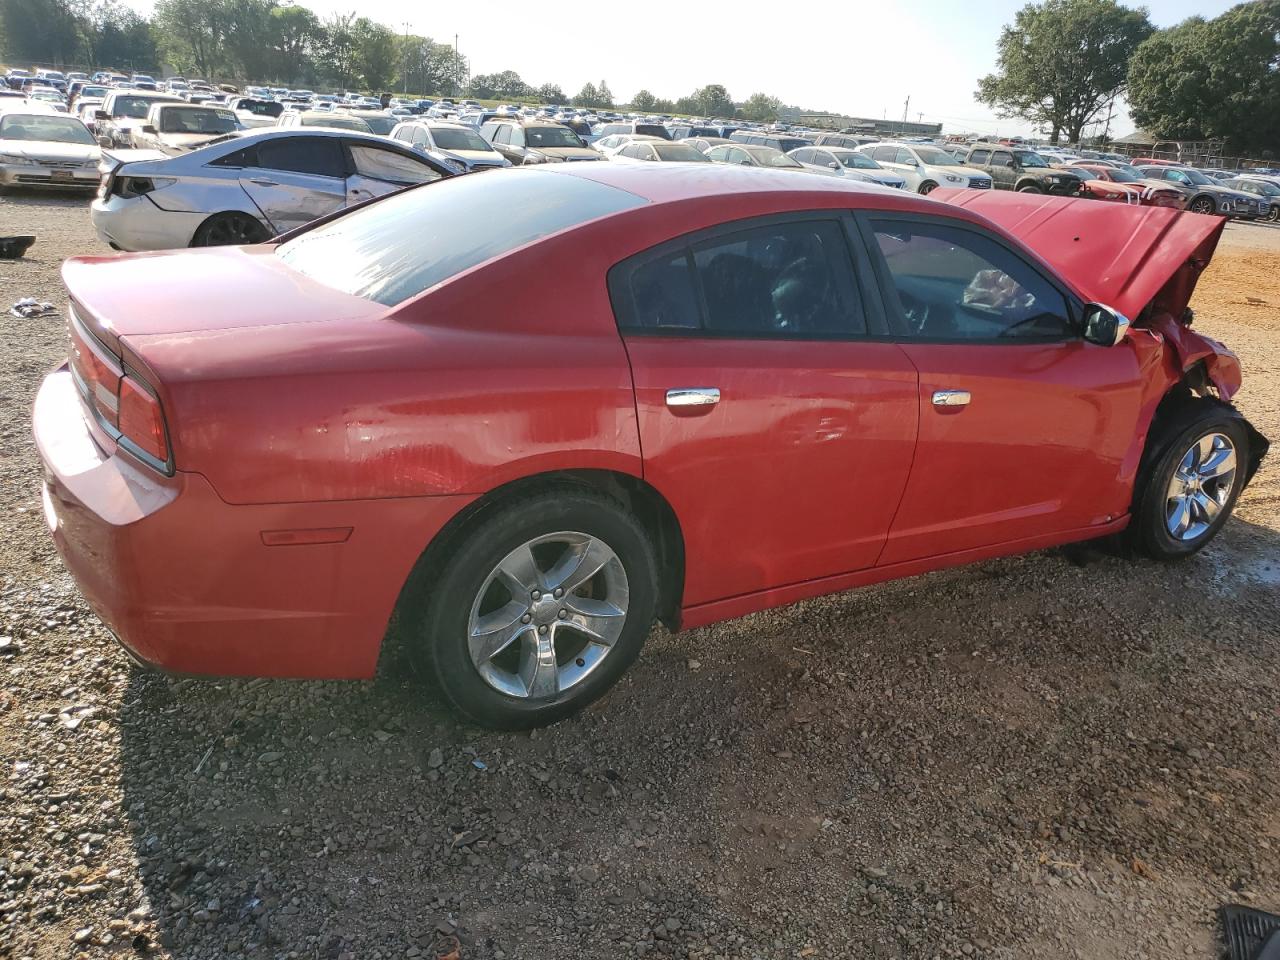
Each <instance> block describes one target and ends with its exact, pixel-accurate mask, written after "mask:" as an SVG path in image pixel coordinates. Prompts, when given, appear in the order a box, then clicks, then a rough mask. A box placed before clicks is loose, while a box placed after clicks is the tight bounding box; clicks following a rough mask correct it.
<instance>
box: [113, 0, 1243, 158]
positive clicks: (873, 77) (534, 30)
mask: <svg viewBox="0 0 1280 960" xmlns="http://www.w3.org/2000/svg"><path fill="white" fill-rule="evenodd" d="M130 2H131V4H132V5H133V6H134V7H136V8H137V9H138V10H140V11H142V12H144V13H148V12H150V9H151V5H152V4H151V0H130ZM1023 2H1024V0H912V2H911V3H893V4H891V3H886V2H878V3H858V2H849V0H816V2H813V0H811V2H808V3H786V2H782V3H780V2H777V0H769V2H765V0H738V2H736V3H728V2H724V0H717V2H707V0H678V2H677V0H646V2H643V3H636V2H618V0H559V2H557V3H552V4H537V3H528V2H521V3H518V4H517V3H510V2H507V0H490V2H483V3H477V2H465V3H453V4H422V3H420V2H418V0H365V2H364V3H362V4H355V3H354V2H353V0H347V2H341V0H311V2H309V3H307V5H308V6H310V7H311V8H312V9H313V10H315V11H316V12H317V13H318V14H319V15H320V16H321V17H324V16H326V15H328V14H330V13H333V12H335V11H338V10H342V11H350V10H352V9H358V10H359V13H360V14H361V15H362V16H367V17H370V18H372V19H375V20H379V21H381V22H383V23H385V24H387V25H388V26H391V27H393V28H394V29H395V30H396V31H397V32H400V31H403V30H404V29H405V23H406V22H407V23H408V24H409V27H408V29H409V31H410V32H411V33H416V34H419V35H422V36H428V37H431V38H433V39H435V40H437V41H440V42H450V43H451V42H452V41H453V37H454V34H455V33H456V34H458V42H459V46H460V48H461V50H462V52H463V54H464V55H466V56H467V57H469V58H470V62H471V69H472V72H473V73H493V72H496V71H499V70H507V69H510V70H515V71H516V72H517V73H519V74H520V76H521V77H522V78H523V79H524V80H525V81H526V82H527V83H531V84H534V85H537V84H541V83H546V82H553V83H558V84H560V86H561V87H562V88H563V89H564V90H565V92H566V93H567V94H569V95H570V96H572V95H573V94H574V93H575V92H576V91H577V90H578V89H580V88H581V86H582V85H583V84H584V83H586V82H587V81H590V82H592V83H598V82H599V81H600V80H601V79H604V80H607V81H608V82H609V87H610V89H612V91H613V94H614V97H615V98H616V99H617V100H618V101H619V102H625V101H626V100H627V99H629V98H630V97H631V95H632V94H634V93H635V92H636V91H637V90H639V89H641V88H642V87H645V88H648V89H649V90H650V91H652V92H653V93H654V94H656V95H657V96H660V97H667V98H670V99H675V98H677V97H680V96H683V95H685V94H687V93H689V92H691V91H692V90H694V89H696V88H697V87H700V86H702V85H704V84H707V83H722V84H724V85H725V86H726V87H728V89H729V93H730V94H731V95H732V96H733V98H734V99H735V100H744V99H746V98H747V96H749V95H750V94H751V93H754V92H756V91H763V92H765V93H769V94H772V95H773V96H776V97H780V98H781V99H782V101H783V102H784V103H790V104H796V105H799V106H803V107H808V108H814V109H826V110H832V111H835V112H840V113H844V114H847V115H854V116H866V117H882V116H889V117H897V118H901V117H902V114H903V105H904V101H905V100H906V98H907V97H908V96H910V98H911V103H910V107H909V108H908V114H909V117H910V119H912V120H916V119H918V118H920V116H921V115H923V119H924V120H926V121H942V122H943V123H945V124H946V128H947V130H948V131H949V132H950V131H953V130H971V131H977V132H983V133H996V132H1000V133H1004V132H1008V133H1026V132H1029V131H1027V130H1025V129H1023V128H1022V127H1021V126H1019V125H1018V124H1016V123H1015V122H1013V121H1008V120H1003V121H1002V120H998V119H996V118H995V116H994V115H993V114H992V113H991V112H990V111H989V110H987V109H986V108H985V107H981V106H979V105H978V104H976V103H975V102H974V99H973V91H974V89H975V88H976V86H977V81H978V78H979V77H980V76H983V75H984V74H986V73H989V72H990V71H991V70H992V66H993V64H992V61H993V59H994V56H995V46H996V40H997V38H998V37H999V34H1000V28H1001V27H1002V26H1003V25H1004V24H1006V23H1008V22H1010V21H1011V20H1012V19H1013V14H1014V12H1015V11H1016V10H1017V9H1018V8H1019V7H1021V6H1022V5H1023ZM1233 5H1234V3H1233V2H1231V0H1156V2H1154V3H1151V4H1150V11H1151V16H1152V19H1153V20H1154V21H1155V23H1156V24H1157V25H1159V26H1170V25H1172V24H1175V23H1178V22H1180V21H1181V20H1184V19H1185V18H1187V17H1189V16H1191V15H1192V14H1196V13H1198V14H1201V15H1202V16H1206V17H1213V16H1216V15H1217V14H1219V13H1221V12H1222V11H1223V10H1226V9H1228V8H1229V7H1231V6H1233ZM1132 126H1133V125H1132V124H1131V123H1130V122H1129V121H1128V119H1127V117H1125V116H1123V115H1121V116H1119V117H1118V118H1117V119H1116V120H1115V121H1114V122H1113V126H1112V134H1113V135H1123V134H1126V133H1129V132H1130V131H1131V130H1132Z"/></svg>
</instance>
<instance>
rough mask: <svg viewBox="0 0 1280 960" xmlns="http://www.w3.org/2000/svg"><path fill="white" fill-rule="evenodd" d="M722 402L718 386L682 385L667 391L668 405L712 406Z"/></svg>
mask: <svg viewBox="0 0 1280 960" xmlns="http://www.w3.org/2000/svg"><path fill="white" fill-rule="evenodd" d="M719 402H720V391H719V390H718V389H717V388H716V387H681V388H679V389H677V390H668V391H667V406H668V407H710V406H714V405H715V404H717V403H719Z"/></svg>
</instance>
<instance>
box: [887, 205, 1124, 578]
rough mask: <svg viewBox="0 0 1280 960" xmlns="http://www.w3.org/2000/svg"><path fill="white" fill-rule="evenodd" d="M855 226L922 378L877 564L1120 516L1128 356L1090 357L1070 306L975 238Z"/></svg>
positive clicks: (909, 227) (974, 233) (908, 226)
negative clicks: (914, 437)
mask: <svg viewBox="0 0 1280 960" xmlns="http://www.w3.org/2000/svg"><path fill="white" fill-rule="evenodd" d="M864 223H865V224H866V227H867V231H868V235H869V239H870V243H869V244H868V245H869V246H870V247H871V252H872V255H873V256H874V255H876V254H877V253H878V254H879V255H880V256H881V257H882V258H883V259H882V261H881V263H882V266H883V271H882V274H881V275H882V278H883V281H884V283H883V287H882V289H883V290H884V294H885V300H886V302H887V303H888V305H889V306H888V310H889V314H890V322H891V324H893V325H894V326H895V327H896V331H897V334H898V336H899V338H900V342H901V344H902V346H903V349H904V351H905V352H906V354H907V356H908V357H909V358H910V359H911V362H912V363H913V364H914V366H915V368H916V369H917V371H918V372H919V375H920V391H919V408H920V431H919V441H918V444H917V448H916V456H915V463H914V466H913V467H912V471H911V478H910V480H909V482H908V483H907V488H906V492H905V494H904V495H903V498H902V506H901V508H900V509H899V511H898V514H897V516H896V517H895V519H894V522H893V527H892V529H891V530H890V533H889V537H888V542H887V543H886V545H885V550H884V554H883V555H882V556H881V558H880V563H881V564H891V563H898V562H902V561H907V560H916V559H920V558H924V557H930V556H940V555H945V554H948V553H955V552H957V551H963V550H970V549H976V548H980V547H985V546H991V545H995V544H1003V543H1011V542H1015V541H1018V540H1026V539H1033V538H1036V537H1043V536H1051V535H1057V534H1065V533H1068V532H1071V531H1080V530H1087V529H1088V528H1090V527H1095V526H1101V525H1104V524H1106V523H1108V522H1109V521H1111V520H1113V519H1115V518H1117V517H1119V516H1122V515H1123V514H1124V513H1126V512H1127V511H1128V508H1129V498H1130V495H1131V492H1132V489H1131V483H1132V472H1133V470H1134V468H1135V467H1136V464H1134V463H1132V462H1131V457H1132V452H1133V438H1134V436H1135V435H1136V430H1137V423H1138V415H1139V411H1140V405H1141V391H1140V383H1141V378H1140V377H1139V375H1138V363H1137V357H1136V354H1135V352H1134V350H1133V348H1132V347H1131V346H1130V345H1129V344H1127V343H1122V344H1121V345H1119V346H1117V347H1100V346H1097V345H1094V344H1090V343H1086V342H1085V341H1084V340H1083V339H1082V338H1081V336H1080V334H1079V323H1078V320H1077V319H1076V317H1078V315H1079V314H1078V311H1079V307H1080V305H1079V304H1078V303H1075V302H1074V297H1073V296H1072V295H1070V294H1069V292H1067V291H1065V290H1063V289H1062V288H1060V287H1059V286H1058V285H1057V281H1056V280H1052V279H1050V278H1049V277H1047V276H1045V275H1044V274H1042V273H1041V272H1040V270H1039V268H1037V267H1035V266H1033V265H1032V264H1031V263H1029V262H1028V261H1026V260H1024V259H1023V258H1022V257H1021V256H1020V255H1019V254H1018V253H1016V252H1015V251H1014V250H1013V249H1012V248H1010V247H1008V246H1006V245H1005V244H1004V242H1003V241H1001V240H999V239H998V238H996V237H994V236H993V235H991V234H989V233H987V232H986V231H983V230H981V229H980V228H978V227H976V226H973V225H970V224H966V223H964V222H962V221H958V220H948V219H946V218H942V217H909V218H908V217H901V218H895V217H890V216H884V217H881V216H869V217H867V219H866V220H865V221H864ZM1126 478H1127V479H1126Z"/></svg>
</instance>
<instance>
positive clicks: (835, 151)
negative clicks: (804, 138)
mask: <svg viewBox="0 0 1280 960" xmlns="http://www.w3.org/2000/svg"><path fill="white" fill-rule="evenodd" d="M787 156H789V157H791V159H792V160H795V161H796V162H797V163H799V164H800V165H801V166H804V167H806V168H808V169H810V170H814V171H817V172H820V173H826V174H830V175H831V176H836V177H845V178H846V179H849V180H862V181H865V182H866V183H878V184H880V185H881V186H884V187H893V188H894V189H896V190H901V189H902V188H903V187H905V186H906V185H907V181H906V179H905V178H903V177H901V176H899V175H898V174H897V173H894V172H892V171H889V170H886V169H885V168H884V167H882V166H880V164H878V163H876V162H875V161H874V160H872V159H871V158H870V157H868V156H867V155H866V154H863V153H859V152H858V151H857V150H852V149H850V148H848V147H801V148H800V149H798V150H792V151H791V152H790V153H788V154H787Z"/></svg>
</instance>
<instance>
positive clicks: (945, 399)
mask: <svg viewBox="0 0 1280 960" xmlns="http://www.w3.org/2000/svg"><path fill="white" fill-rule="evenodd" d="M969 399H970V398H969V391H968V390H935V391H934V392H933V405H934V406H935V407H967V406H968V405H969Z"/></svg>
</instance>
